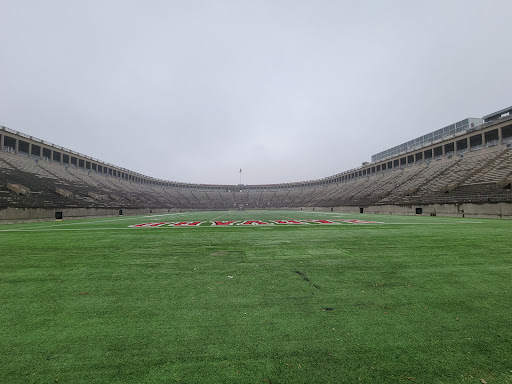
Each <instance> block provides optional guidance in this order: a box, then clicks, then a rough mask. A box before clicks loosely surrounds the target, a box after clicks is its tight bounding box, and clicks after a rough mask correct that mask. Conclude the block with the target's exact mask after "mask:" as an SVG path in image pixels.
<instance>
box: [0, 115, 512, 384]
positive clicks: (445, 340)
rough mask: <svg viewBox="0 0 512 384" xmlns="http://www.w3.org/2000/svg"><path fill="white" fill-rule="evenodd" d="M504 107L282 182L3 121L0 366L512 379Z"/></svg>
mask: <svg viewBox="0 0 512 384" xmlns="http://www.w3.org/2000/svg"><path fill="white" fill-rule="evenodd" d="M511 110H512V108H507V109H503V110H500V111H497V112H495V113H492V114H489V115H486V116H484V117H483V118H481V119H474V118H468V119H464V120H462V121H459V122H457V123H455V124H452V125H449V126H447V127H445V128H442V129H438V130H436V131H434V132H432V133H429V134H426V135H424V136H422V137H419V138H417V139H414V140H411V141H409V142H407V143H403V144H400V145H397V146H395V147H393V148H390V149H388V150H386V151H384V152H381V153H378V154H375V155H374V156H372V161H371V162H364V163H363V164H362V166H361V167H359V168H356V169H351V170H346V171H342V172H340V173H338V174H336V175H332V176H328V177H325V178H322V179H318V180H309V181H301V182H297V183H283V184H273V185H242V184H239V185H207V184H186V183H180V182H175V181H169V180H159V179H156V178H152V177H150V176H149V175H142V174H138V173H135V172H133V171H130V170H128V169H123V168H120V167H117V166H115V165H112V164H107V163H105V162H103V161H101V160H98V159H94V158H91V157H90V156H87V155H83V154H80V153H78V152H75V151H73V150H69V149H66V148H63V147H60V146H58V145H54V144H51V143H49V142H46V141H44V140H41V139H37V138H34V137H31V136H28V135H26V134H23V133H21V132H17V131H15V130H12V129H9V128H6V127H1V130H0V132H1V134H0V143H1V151H0V172H1V174H0V194H1V195H0V204H1V209H0V217H1V221H0V223H2V225H0V254H1V255H2V256H1V262H2V272H1V273H0V276H1V279H0V281H1V283H0V284H1V292H2V293H1V294H0V297H1V300H2V311H1V317H0V320H1V324H2V347H1V351H0V352H1V356H2V370H1V372H0V381H2V382H9V383H17V382H19V383H22V382H31V383H42V382H45V383H46V382H70V383H107V382H108V383H112V382H122V383H163V382H183V383H203V382H219V383H220V382H223V383H224V382H239V383H279V382H283V383H313V382H317V383H354V382H363V383H396V382H403V383H406V382H421V383H433V382H438V383H455V382H464V383H465V382H468V383H472V382H474V383H477V382H480V383H484V382H485V383H507V382H510V380H512V376H511V372H512V371H511V370H510V367H511V366H510V363H511V361H510V356H511V349H510V348H511V345H512V344H511V343H510V340H511V338H512V334H511V329H512V324H511V322H510V319H511V318H510V313H511V310H512V308H511V307H510V300H509V298H510V294H511V293H512V292H511V290H510V284H509V283H510V248H511V246H512V243H511V237H510V233H512V232H511V230H512V227H511V223H512V221H510V220H503V219H507V218H511V216H512V193H511V189H510V185H511V184H510V183H511V176H512V149H511V142H512V117H511V116H510V115H509V114H510V111H511ZM442 216H444V217H442ZM30 222H32V223H30ZM427 255H428V256H427Z"/></svg>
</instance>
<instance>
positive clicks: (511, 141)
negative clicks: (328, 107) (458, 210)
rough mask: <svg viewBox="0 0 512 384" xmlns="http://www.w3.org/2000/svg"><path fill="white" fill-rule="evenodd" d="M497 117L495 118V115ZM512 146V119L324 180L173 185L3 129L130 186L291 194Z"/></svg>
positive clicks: (8, 146)
mask: <svg viewBox="0 0 512 384" xmlns="http://www.w3.org/2000/svg"><path fill="white" fill-rule="evenodd" d="M511 109H512V108H511ZM489 116H491V115H489ZM504 144H507V145H509V146H510V145H512V116H506V117H501V118H496V119H495V120H491V121H488V122H485V123H483V124H482V125H480V126H478V127H475V128H472V129H469V130H466V131H464V132H459V133H457V134H455V135H453V136H451V137H448V138H443V139H441V140H438V142H431V143H429V144H427V145H425V146H423V147H422V148H416V149H414V150H411V151H409V152H405V153H401V154H399V155H396V156H393V157H390V158H387V159H383V160H381V161H377V162H373V163H363V166H361V167H358V168H355V169H351V170H348V171H344V172H341V173H339V174H336V175H332V176H329V177H325V178H322V179H318V180H309V181H301V182H295V183H282V184H260V185H234V184H232V185H227V184H215V185H212V184H192V183H182V182H177V181H168V180H162V179H157V178H153V177H149V176H146V175H142V174H140V173H137V172H133V171H131V170H128V169H125V168H122V167H118V166H115V165H112V164H109V163H106V162H103V161H101V160H98V159H94V158H92V157H90V156H87V155H83V154H80V153H78V152H75V151H72V150H69V149H66V148H63V147H60V146H57V145H55V144H52V143H49V142H46V141H44V140H40V139H37V138H35V137H32V136H29V135H26V134H24V133H22V132H18V131H14V130H12V129H9V128H7V127H3V126H0V151H6V152H11V153H14V154H16V155H20V156H28V157H32V158H34V161H36V162H38V161H46V162H52V163H54V164H55V163H56V164H60V165H62V166H65V167H67V168H71V169H78V170H83V171H86V172H95V173H98V174H102V175H104V176H105V177H114V178H118V179H122V180H125V181H127V182H130V183H138V184H143V185H148V186H157V187H158V186H160V187H167V188H174V189H187V190H205V191H209V190H222V191H233V192H235V191H239V190H261V191H265V190H269V191H273V190H289V189H304V188H317V187H323V186H327V185H329V184H336V183H343V182H349V181H351V180H354V179H357V178H361V177H372V176H375V175H378V174H382V173H384V172H391V171H396V170H400V169H402V168H405V167H410V166H419V165H427V166H428V164H429V163H430V162H431V161H436V160H440V159H442V158H446V157H451V156H464V153H466V152H468V151H477V150H482V149H484V148H486V147H490V146H495V145H504Z"/></svg>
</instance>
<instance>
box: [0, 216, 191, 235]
mask: <svg viewBox="0 0 512 384" xmlns="http://www.w3.org/2000/svg"><path fill="white" fill-rule="evenodd" d="M187 213H189V212H177V213H167V214H165V215H149V216H141V215H136V216H131V217H126V216H125V217H113V218H110V219H107V220H93V221H81V222H79V223H59V224H52V225H43V226H37V227H27V228H23V229H24V230H26V229H38V228H53V227H63V226H66V225H82V224H94V223H111V222H113V221H122V220H135V219H137V218H142V217H157V216H180V215H186V214H187ZM3 231H9V229H5V230H3Z"/></svg>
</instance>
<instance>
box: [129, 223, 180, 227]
mask: <svg viewBox="0 0 512 384" xmlns="http://www.w3.org/2000/svg"><path fill="white" fill-rule="evenodd" d="M165 224H170V223H144V224H136V225H130V226H129V227H160V226H162V225H165Z"/></svg>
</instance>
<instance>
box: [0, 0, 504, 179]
mask: <svg viewBox="0 0 512 384" xmlns="http://www.w3.org/2000/svg"><path fill="white" fill-rule="evenodd" d="M511 11H512V3H510V2H508V1H487V2H483V1H482V2H479V1H477V2H465V1H458V0H457V1H429V2H426V3H417V2H410V1H390V2H377V1H374V2H365V3H362V2H359V3H357V2H356V3H354V2H332V1H315V2H313V1H259V2H248V1H247V2H246V1H240V2H239V1H215V2H209V1H190V2H171V1H146V2H138V1H86V2H78V1H72V2H70V1H46V2H40V1H23V2H14V1H7V0H0V50H1V60H0V124H2V125H5V126H8V127H10V128H13V129H17V130H20V131H23V132H25V133H28V134H31V135H33V136H37V137H40V138H42V139H45V140H49V141H53V142H55V143H56V144H59V145H64V146H66V147H69V148H71V149H74V150H77V151H80V152H82V153H85V154H88V155H91V156H95V157H98V158H100V159H102V160H105V161H108V162H111V163H114V164H117V165H119V166H123V167H126V168H129V169H132V170H134V171H137V172H141V173H144V174H147V175H150V176H155V177H160V178H164V179H169V180H179V181H186V182H203V183H236V182H238V170H239V168H242V169H243V170H244V172H243V177H244V180H243V181H244V182H245V183H251V184H256V183H277V182H286V181H298V180H307V179H314V178H320V177H324V176H328V175H331V174H334V173H338V172H341V171H344V170H347V169H350V168H353V167H355V166H358V165H360V163H361V162H362V161H366V160H369V158H370V156H371V155H372V154H374V153H376V152H379V151H381V150H384V149H386V148H388V147H391V146H394V145H396V144H399V143H401V142H403V141H407V140H409V139H412V138H414V137H416V136H419V135H422V134H424V133H427V132H429V131H432V130H435V129H438V128H441V127H443V126H445V125H447V124H450V123H453V122H455V121H458V120H461V119H463V118H466V117H481V116H482V115H484V114H486V113H489V112H493V111H495V110H498V109H501V108H503V107H506V106H508V105H510V104H512V103H511V98H510V89H512V80H511V77H510V68H511V67H512V53H511V50H510V49H509V46H510V36H512V27H511V24H510V22H509V20H508V19H509V15H510V13H511Z"/></svg>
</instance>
